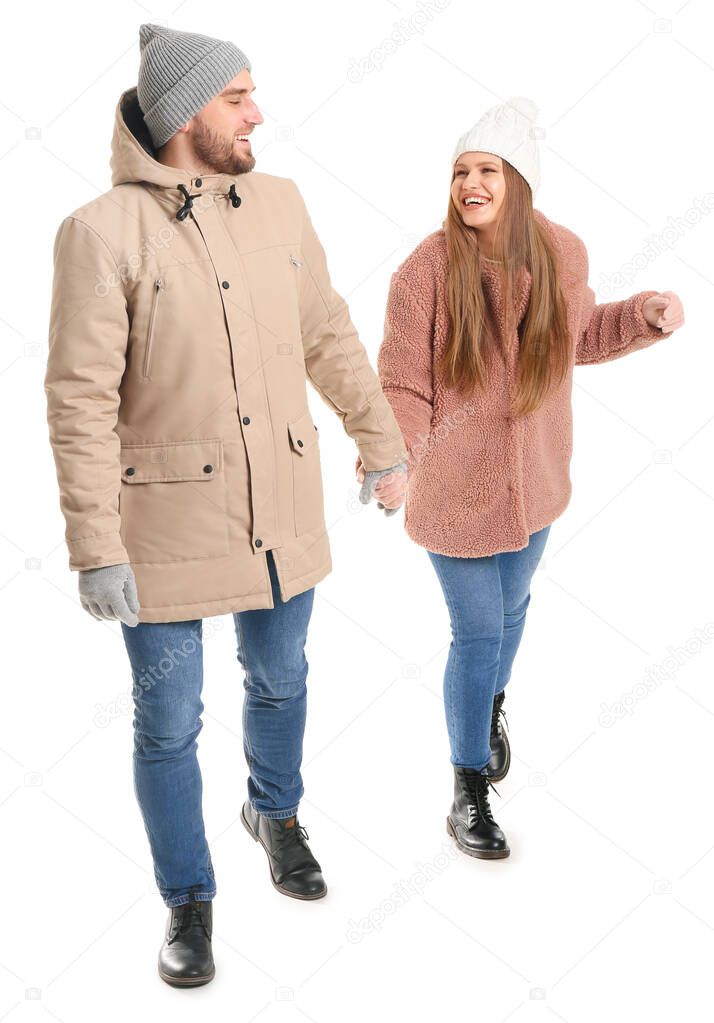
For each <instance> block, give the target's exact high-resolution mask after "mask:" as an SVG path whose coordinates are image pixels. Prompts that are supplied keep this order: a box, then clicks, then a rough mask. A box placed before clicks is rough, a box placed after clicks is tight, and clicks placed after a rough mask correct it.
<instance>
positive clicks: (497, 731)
mask: <svg viewBox="0 0 714 1023" xmlns="http://www.w3.org/2000/svg"><path fill="white" fill-rule="evenodd" d="M504 698H505V697H504V695H503V691H501V692H500V693H498V695H497V696H496V698H495V700H494V704H493V713H492V715H491V738H492V739H500V738H501V736H502V734H503V733H502V731H501V717H503V719H504V721H505V722H506V724H508V718H507V717H506V712H505V710H504V709H503V701H504Z"/></svg>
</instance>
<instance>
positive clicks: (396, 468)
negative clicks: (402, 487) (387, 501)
mask: <svg viewBox="0 0 714 1023" xmlns="http://www.w3.org/2000/svg"><path fill="white" fill-rule="evenodd" d="M356 469H357V479H358V481H359V482H360V483H361V484H362V489H361V490H360V492H359V499H360V502H361V503H362V504H369V502H370V501H371V500H372V498H373V497H376V496H377V495H376V494H375V486H376V484H377V483H378V482H379V480H380V479H382V477H383V476H388V475H390V474H391V473H396V472H403V473H404V475H405V476H406V475H407V463H406V462H399V463H398V464H397V465H393V466H392V467H391V469H371V470H370V471H369V472H365V469H364V466H363V465H362V459H361V458H358V459H357V465H356ZM401 503H402V502H401V501H400V502H399V504H400V505H401ZM377 507H378V508H382V509H383V510H384V514H385V515H395V514H396V513H397V512H398V511H399V506H397V507H396V508H385V507H384V505H383V504H382V502H381V501H378V502H377Z"/></svg>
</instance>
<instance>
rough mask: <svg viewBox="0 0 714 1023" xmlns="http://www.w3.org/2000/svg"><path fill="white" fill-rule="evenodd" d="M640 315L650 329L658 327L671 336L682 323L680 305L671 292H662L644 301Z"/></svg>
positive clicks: (682, 316) (682, 315) (682, 310)
mask: <svg viewBox="0 0 714 1023" xmlns="http://www.w3.org/2000/svg"><path fill="white" fill-rule="evenodd" d="M642 315H643V316H644V318H645V319H646V320H647V322H648V323H649V325H650V327H660V328H661V329H662V332H663V333H664V334H671V333H672V331H673V330H676V329H677V327H681V326H682V324H683V323H684V309H683V308H682V303H681V302H680V300H679V298H678V297H677V295H675V293H674V292H673V291H663V292H662V293H661V294H660V295H652V296H650V298H647V299H645V301H644V302H643V304H642Z"/></svg>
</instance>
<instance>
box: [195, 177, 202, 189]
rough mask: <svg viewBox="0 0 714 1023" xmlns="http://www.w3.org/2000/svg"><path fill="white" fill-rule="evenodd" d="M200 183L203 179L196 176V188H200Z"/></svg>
mask: <svg viewBox="0 0 714 1023" xmlns="http://www.w3.org/2000/svg"><path fill="white" fill-rule="evenodd" d="M202 184H203V181H202V180H201V179H200V178H196V188H200V187H201V185H202Z"/></svg>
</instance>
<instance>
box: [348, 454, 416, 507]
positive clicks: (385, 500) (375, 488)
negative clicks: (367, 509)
mask: <svg viewBox="0 0 714 1023" xmlns="http://www.w3.org/2000/svg"><path fill="white" fill-rule="evenodd" d="M355 469H356V472H357V481H358V482H359V483H361V484H362V490H361V491H360V495H359V499H360V501H361V502H362V504H368V503H369V501H370V500H371V499H372V497H373V496H374V497H376V498H377V507H378V508H382V509H384V514H385V515H394V514H395V513H396V511H397V509H398V508H400V507H401V505H402V504H403V503H404V497H405V494H406V490H407V466H406V464H405V463H404V462H399V464H398V465H395V466H394V467H393V468H391V469H387V470H380V471H379V472H370V473H365V469H364V466H363V464H362V459H361V458H358V459H357V462H356V465H355Z"/></svg>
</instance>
